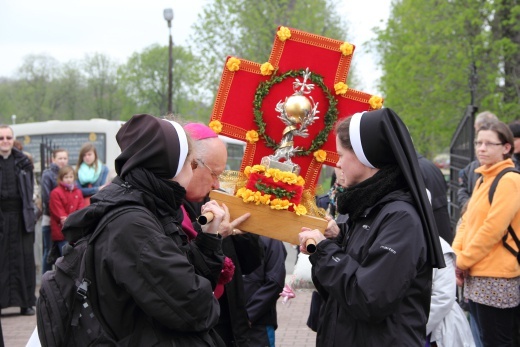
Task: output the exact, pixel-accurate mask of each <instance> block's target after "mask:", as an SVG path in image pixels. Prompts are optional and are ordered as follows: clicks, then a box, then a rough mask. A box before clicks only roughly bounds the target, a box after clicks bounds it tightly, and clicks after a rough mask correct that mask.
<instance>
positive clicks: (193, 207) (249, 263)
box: [183, 123, 263, 347]
mask: <svg viewBox="0 0 520 347" xmlns="http://www.w3.org/2000/svg"><path fill="white" fill-rule="evenodd" d="M184 128H185V129H186V132H187V133H189V134H190V135H191V137H192V138H193V139H194V140H195V148H196V161H197V163H198V167H197V168H196V169H195V170H194V171H193V178H192V180H191V182H190V184H189V186H188V188H187V189H186V201H185V202H184V203H183V208H184V210H185V216H187V217H188V218H189V219H190V220H191V222H192V226H193V228H194V229H195V231H197V232H199V229H200V226H199V225H198V223H196V218H197V217H198V216H199V215H200V206H201V205H202V204H203V203H204V202H206V201H208V199H209V198H208V194H209V192H210V191H211V190H214V189H219V187H220V184H219V176H220V175H221V174H222V172H223V171H224V170H225V168H226V162H227V149H226V145H225V144H224V142H223V141H222V140H220V139H219V138H218V136H217V134H215V132H213V130H211V129H210V128H209V127H207V126H206V125H203V124H196V123H190V124H187V125H186V126H185V127H184ZM224 209H225V210H227V207H225V208H224ZM247 218H249V214H245V215H243V216H241V217H239V218H237V219H235V220H233V221H230V220H229V213H226V217H225V219H224V221H223V222H222V223H221V225H220V227H219V234H220V235H221V236H222V237H223V240H222V251H223V252H224V255H225V256H227V257H228V258H230V259H231V260H232V261H233V264H234V265H235V272H234V275H233V278H232V279H231V281H230V282H229V283H227V284H225V286H224V288H221V289H223V293H222V294H221V296H220V297H219V298H218V299H219V303H220V318H219V323H218V325H217V326H216V327H215V330H216V331H217V332H218V333H219V335H220V337H221V338H222V339H223V340H224V342H225V343H226V345H227V346H230V347H236V346H239V347H244V346H252V345H251V344H250V342H249V338H248V334H249V329H250V326H249V318H248V315H247V311H246V297H245V294H244V288H243V281H242V275H247V274H249V273H251V272H253V271H254V270H255V269H256V268H258V267H259V266H260V264H261V261H262V258H263V247H262V246H261V245H260V243H259V238H258V235H254V234H248V233H242V232H241V231H240V229H238V228H239V226H240V223H241V222H243V221H244V220H246V219H247ZM183 226H185V223H183ZM219 291H220V290H219V288H217V289H215V294H216V295H217V293H218V292H219ZM217 296H218V295H217ZM252 347H254V346H252Z"/></svg>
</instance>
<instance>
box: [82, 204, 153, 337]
mask: <svg viewBox="0 0 520 347" xmlns="http://www.w3.org/2000/svg"><path fill="white" fill-rule="evenodd" d="M132 210H133V211H135V210H140V211H143V212H145V213H147V214H148V215H150V216H151V217H153V219H155V221H156V222H157V224H159V225H161V223H160V222H159V220H158V219H157V217H155V215H154V214H153V213H152V212H151V211H150V210H149V209H147V208H145V207H143V206H140V205H128V206H122V207H118V208H115V209H113V210H111V211H109V212H108V213H107V214H106V215H105V216H103V218H102V219H101V220H100V221H99V223H98V225H97V227H96V229H95V230H94V232H93V233H92V235H91V236H90V238H89V240H88V244H87V249H86V250H85V254H84V256H83V264H82V268H81V270H80V276H79V278H80V279H82V283H81V284H80V286H79V287H78V290H77V293H76V297H77V298H80V299H82V300H83V301H84V300H85V299H86V298H87V297H89V298H90V304H91V308H92V311H93V312H94V315H95V316H96V317H97V319H98V320H99V322H100V323H101V326H102V327H103V329H104V330H105V332H106V333H107V334H109V336H111V337H112V338H114V337H115V336H116V335H115V334H114V332H113V331H112V329H111V328H110V326H109V325H108V323H107V322H106V321H105V318H104V317H103V315H102V314H101V311H100V310H99V307H98V305H97V304H98V303H99V300H98V299H99V298H98V293H97V291H96V286H92V285H91V284H92V282H93V280H94V278H95V269H94V241H95V240H96V239H97V237H98V236H99V235H100V234H101V233H102V232H103V230H104V229H105V227H106V226H107V224H108V223H110V222H112V221H113V220H114V219H115V218H117V217H119V216H120V215H122V214H125V213H128V212H130V211H132ZM161 227H162V226H161Z"/></svg>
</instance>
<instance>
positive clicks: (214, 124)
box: [208, 120, 222, 134]
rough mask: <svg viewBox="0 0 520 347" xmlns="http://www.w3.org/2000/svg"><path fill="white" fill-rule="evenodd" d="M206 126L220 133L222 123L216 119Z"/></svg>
mask: <svg viewBox="0 0 520 347" xmlns="http://www.w3.org/2000/svg"><path fill="white" fill-rule="evenodd" d="M208 126H209V127H210V128H211V130H213V131H214V132H215V133H217V134H220V132H221V131H222V123H220V121H218V120H212V121H211V122H209V124H208Z"/></svg>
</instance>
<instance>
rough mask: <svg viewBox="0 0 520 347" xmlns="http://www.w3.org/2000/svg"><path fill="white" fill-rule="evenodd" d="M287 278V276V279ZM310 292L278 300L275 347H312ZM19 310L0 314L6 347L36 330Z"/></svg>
mask: <svg viewBox="0 0 520 347" xmlns="http://www.w3.org/2000/svg"><path fill="white" fill-rule="evenodd" d="M287 251H288V257H287V262H286V268H287V273H288V274H291V273H292V270H293V267H294V262H295V259H296V256H295V254H296V252H295V250H294V249H293V248H290V247H289V246H287ZM288 278H289V276H288ZM311 294H312V291H311V290H307V289H306V290H297V291H296V297H295V298H293V299H290V300H289V302H288V303H287V304H283V303H282V300H281V299H280V300H278V303H277V310H278V329H277V330H276V346H277V347H289V346H299V347H311V346H312V347H314V346H315V339H316V333H314V332H313V331H312V330H310V329H309V328H308V327H307V325H306V322H307V316H308V315H309V307H310V301H311ZM19 313H20V309H19V308H15V307H11V308H7V309H3V310H2V316H1V318H0V320H1V323H2V330H3V334H4V343H5V347H24V346H25V345H26V344H27V341H28V340H29V337H30V336H31V334H32V332H33V330H34V328H35V327H36V316H20V315H19Z"/></svg>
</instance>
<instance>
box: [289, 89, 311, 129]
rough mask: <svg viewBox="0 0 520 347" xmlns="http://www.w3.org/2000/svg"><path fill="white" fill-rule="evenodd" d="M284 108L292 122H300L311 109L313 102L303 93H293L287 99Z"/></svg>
mask: <svg viewBox="0 0 520 347" xmlns="http://www.w3.org/2000/svg"><path fill="white" fill-rule="evenodd" d="M284 108H285V113H286V114H287V118H289V120H290V121H291V122H293V123H295V124H298V123H301V122H302V120H303V119H304V118H305V117H306V116H307V114H309V112H310V111H311V102H310V101H309V99H307V97H305V96H303V95H292V96H290V97H288V98H287V100H286V101H285V104H284Z"/></svg>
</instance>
